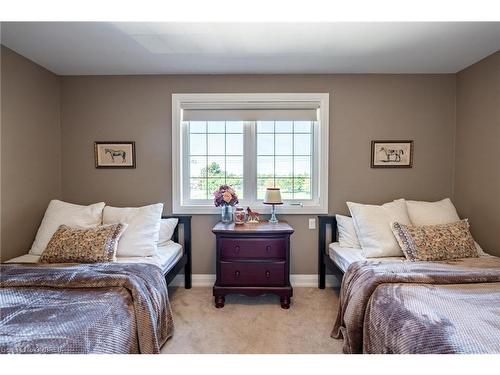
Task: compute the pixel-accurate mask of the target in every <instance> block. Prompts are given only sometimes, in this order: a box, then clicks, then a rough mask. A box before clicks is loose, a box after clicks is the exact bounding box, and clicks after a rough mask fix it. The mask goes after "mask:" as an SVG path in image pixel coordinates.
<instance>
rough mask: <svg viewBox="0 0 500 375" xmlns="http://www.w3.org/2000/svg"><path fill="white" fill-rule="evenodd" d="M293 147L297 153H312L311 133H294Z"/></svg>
mask: <svg viewBox="0 0 500 375" xmlns="http://www.w3.org/2000/svg"><path fill="white" fill-rule="evenodd" d="M293 147H294V150H293V151H294V153H295V155H311V135H310V134H294V146H293Z"/></svg>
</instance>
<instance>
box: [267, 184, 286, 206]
mask: <svg viewBox="0 0 500 375" xmlns="http://www.w3.org/2000/svg"><path fill="white" fill-rule="evenodd" d="M263 203H264V204H283V201H282V200H281V192H280V188H267V189H266V196H265V198H264V202H263Z"/></svg>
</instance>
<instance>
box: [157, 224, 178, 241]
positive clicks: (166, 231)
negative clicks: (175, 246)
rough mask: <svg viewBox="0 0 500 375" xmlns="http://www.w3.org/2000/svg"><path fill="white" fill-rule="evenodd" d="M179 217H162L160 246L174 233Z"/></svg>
mask: <svg viewBox="0 0 500 375" xmlns="http://www.w3.org/2000/svg"><path fill="white" fill-rule="evenodd" d="M178 221H179V219H177V218H170V219H161V221H160V238H159V240H158V246H164V245H165V244H166V243H167V242H168V241H170V239H171V238H172V236H173V235H174V231H175V227H176V226H177V223H178Z"/></svg>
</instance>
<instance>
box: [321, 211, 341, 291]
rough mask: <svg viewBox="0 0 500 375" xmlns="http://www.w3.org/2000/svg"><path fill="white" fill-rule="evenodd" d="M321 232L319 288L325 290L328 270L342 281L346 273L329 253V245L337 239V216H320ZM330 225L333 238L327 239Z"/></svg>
mask: <svg viewBox="0 0 500 375" xmlns="http://www.w3.org/2000/svg"><path fill="white" fill-rule="evenodd" d="M318 219H319V231H318V288H319V289H325V279H326V268H327V267H328V269H329V270H330V271H332V273H333V274H334V275H335V276H337V277H338V278H339V280H342V277H343V276H344V271H342V270H341V269H340V268H339V267H338V266H337V265H336V264H335V263H334V262H333V260H332V259H331V258H330V255H329V253H328V245H329V244H330V243H332V242H334V241H335V240H336V238H337V219H335V215H319V216H318ZM328 225H330V226H331V228H332V235H331V238H327V235H326V229H327V226H328Z"/></svg>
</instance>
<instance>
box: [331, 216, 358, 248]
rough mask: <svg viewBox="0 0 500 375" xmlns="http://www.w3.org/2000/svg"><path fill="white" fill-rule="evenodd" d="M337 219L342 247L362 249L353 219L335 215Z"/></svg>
mask: <svg viewBox="0 0 500 375" xmlns="http://www.w3.org/2000/svg"><path fill="white" fill-rule="evenodd" d="M335 218H336V219H337V229H338V233H339V244H340V247H353V248H356V249H359V248H361V244H360V243H359V240H358V235H357V234H356V229H355V228H354V221H353V220H352V217H349V216H344V215H335Z"/></svg>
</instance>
